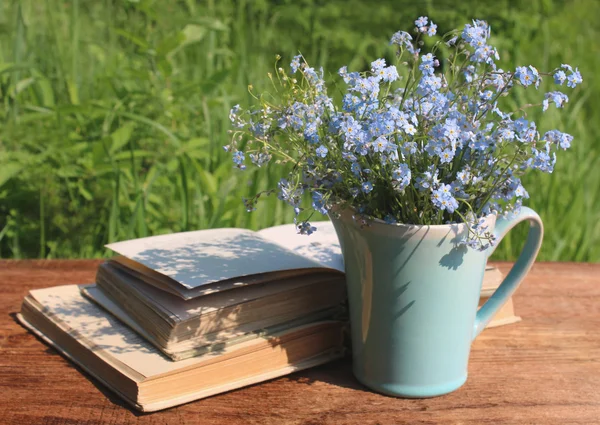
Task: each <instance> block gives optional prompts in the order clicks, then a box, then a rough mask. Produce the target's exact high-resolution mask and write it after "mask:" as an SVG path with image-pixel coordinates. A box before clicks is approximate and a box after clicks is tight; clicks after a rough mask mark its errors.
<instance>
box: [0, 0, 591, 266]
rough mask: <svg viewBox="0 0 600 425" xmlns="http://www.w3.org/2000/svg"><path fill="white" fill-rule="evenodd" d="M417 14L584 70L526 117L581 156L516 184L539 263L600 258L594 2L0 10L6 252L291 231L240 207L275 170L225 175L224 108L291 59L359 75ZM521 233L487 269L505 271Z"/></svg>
mask: <svg viewBox="0 0 600 425" xmlns="http://www.w3.org/2000/svg"><path fill="white" fill-rule="evenodd" d="M420 15H429V16H430V17H431V18H432V19H433V21H434V22H436V23H437V24H438V33H442V34H443V33H445V32H446V31H449V30H451V29H454V28H458V27H462V26H463V25H464V24H465V23H467V22H468V21H469V20H470V19H472V18H479V19H485V20H487V21H488V22H489V23H490V24H491V26H492V31H493V37H492V44H494V45H495V46H497V47H498V49H499V51H500V55H501V64H502V67H503V68H504V69H507V68H514V67H515V66H516V65H523V64H532V65H534V66H536V67H538V68H539V69H540V70H551V69H553V68H555V67H556V66H558V65H560V64H561V63H569V64H572V65H574V66H575V65H576V66H578V67H579V69H580V71H581V73H582V74H583V78H584V83H583V85H582V86H581V87H580V88H578V89H577V90H575V91H568V94H569V96H570V98H571V99H570V102H569V104H568V105H567V107H566V109H565V110H563V111H561V113H558V112H557V111H556V110H555V109H554V108H553V107H552V108H550V111H548V112H547V113H546V114H544V115H543V116H542V114H541V111H540V110H539V109H540V108H536V110H535V111H534V110H532V111H531V112H529V115H528V117H529V118H533V119H536V120H537V121H538V125H539V128H540V129H541V130H542V131H546V130H549V129H552V128H559V129H561V130H562V131H566V132H569V133H571V134H573V135H574V136H575V141H574V143H573V148H572V149H571V150H570V151H567V152H562V153H563V155H560V156H559V158H558V164H557V167H556V170H555V172H554V173H553V174H552V175H542V174H539V173H538V174H530V175H528V177H527V178H526V179H525V187H526V188H527V190H528V191H529V193H530V195H531V199H530V200H529V202H528V203H527V205H529V206H531V207H532V208H534V209H535V210H536V211H538V212H539V213H540V215H541V216H542V218H543V220H544V222H545V225H546V236H545V242H544V245H543V247H542V251H541V254H540V257H539V258H540V259H542V260H563V261H594V262H598V261H600V196H599V195H600V155H599V149H600V147H599V144H598V137H599V136H600V119H599V118H600V87H599V86H598V83H599V81H600V80H599V79H598V78H597V77H596V72H597V70H598V69H600V44H599V42H598V40H599V39H600V20H598V19H597V18H598V16H600V2H597V1H593V0H579V1H557V0H532V1H528V2H522V1H509V0H495V1H477V0H469V1H462V2H456V1H454V2H444V1H420V2H405V1H391V0H382V1H378V2H369V1H357V0H331V1H325V0H293V1H292V0H270V1H267V0H257V1H244V0H239V1H231V0H208V1H201V2H196V1H192V0H185V1H184V0H180V1H175V0H172V1H164V0H163V1H159V0H139V1H133V0H130V1H125V0H121V1H116V0H112V1H111V0H81V1H77V0H71V1H64V0H63V1H57V0H30V1H7V0H0V257H3V258H7V257H8V258H32V257H43V258H56V257H98V256H102V255H106V254H107V252H106V251H105V249H104V248H103V245H104V244H105V243H108V242H111V241H115V240H123V239H128V238H134V237H141V236H147V235H152V234H159V233H167V232H178V231H185V230H192V229H202V228H208V227H226V226H235V227H248V228H252V229H259V228H263V227H267V226H271V225H274V224H279V223H284V222H291V221H292V218H293V212H292V211H291V210H289V209H288V208H287V207H285V206H284V205H283V204H282V203H280V202H278V201H277V200H276V198H275V197H271V199H268V200H266V201H265V202H263V203H262V204H261V205H260V207H259V210H258V211H256V212H254V213H247V212H245V210H244V207H243V205H242V202H241V197H242V196H248V195H250V194H254V193H256V192H257V191H258V190H261V189H267V188H271V187H274V186H275V185H276V182H277V181H278V180H279V178H280V175H279V174H278V171H277V170H268V169H265V170H260V171H255V170H251V171H247V172H240V171H239V170H236V169H234V168H233V167H232V163H231V158H230V157H229V155H228V154H226V153H225V152H224V151H223V149H222V146H223V145H224V144H226V143H228V139H229V137H228V133H227V130H228V129H229V120H228V111H229V109H230V107H231V106H232V105H234V104H236V103H240V104H241V105H242V106H245V105H248V104H249V103H250V102H251V98H250V96H249V95H248V91H247V86H248V85H249V84H252V85H253V86H254V87H255V88H256V89H257V90H264V89H267V88H268V79H267V76H266V73H267V72H269V71H271V70H272V69H273V65H274V61H275V55H276V54H281V55H282V57H283V62H284V63H286V64H287V63H289V60H290V58H291V56H292V55H294V54H296V53H297V52H298V51H301V52H302V53H303V54H304V56H305V57H306V58H307V59H308V60H309V62H310V63H311V64H312V65H317V66H319V65H322V66H323V67H324V68H325V69H326V71H327V72H328V73H331V74H334V73H335V72H336V71H337V69H338V68H339V67H340V66H341V65H349V68H350V69H352V70H362V69H364V68H365V67H366V66H367V64H368V63H370V62H371V61H372V60H373V59H375V58H377V57H380V56H382V55H387V57H390V56H389V55H390V50H389V47H388V44H387V41H388V40H389V37H390V36H391V35H392V34H393V33H394V32H395V31H397V30H399V29H404V30H410V29H411V28H412V27H413V24H412V22H413V21H414V19H415V18H417V17H418V16H420ZM549 87H550V86H547V87H546V89H548V88H549ZM542 89H543V87H542V88H541V89H540V91H541V90H542ZM541 96H542V93H540V92H536V91H535V90H531V89H530V90H527V91H524V90H521V91H518V92H516V93H515V96H514V97H512V98H511V99H509V100H508V102H509V103H510V102H513V103H515V104H519V105H522V104H524V103H530V102H534V103H537V102H539V101H540V100H541ZM525 231H526V229H525V228H518V229H517V231H516V232H513V233H512V234H511V235H510V236H509V237H508V238H506V239H505V241H504V242H503V243H502V244H501V245H500V247H499V248H498V250H497V251H496V254H495V255H494V256H495V258H497V259H513V258H514V256H515V254H516V253H517V252H518V250H519V249H520V246H521V244H520V243H519V241H522V238H523V234H524V232H525Z"/></svg>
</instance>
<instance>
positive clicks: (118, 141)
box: [109, 121, 136, 154]
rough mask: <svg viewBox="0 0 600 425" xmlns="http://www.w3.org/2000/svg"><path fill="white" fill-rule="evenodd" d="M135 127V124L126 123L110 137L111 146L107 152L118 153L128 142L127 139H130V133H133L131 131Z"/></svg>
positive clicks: (131, 122)
mask: <svg viewBox="0 0 600 425" xmlns="http://www.w3.org/2000/svg"><path fill="white" fill-rule="evenodd" d="M135 125H136V124H135V122H133V121H128V122H126V123H125V124H123V125H122V126H121V127H119V128H118V129H117V130H115V131H114V132H113V133H112V134H111V135H110V137H111V139H112V144H111V146H110V150H109V152H110V153H111V154H112V153H115V152H117V151H119V150H120V149H121V148H122V147H123V146H125V145H126V144H127V143H128V142H129V139H130V138H131V133H133V130H134V129H135Z"/></svg>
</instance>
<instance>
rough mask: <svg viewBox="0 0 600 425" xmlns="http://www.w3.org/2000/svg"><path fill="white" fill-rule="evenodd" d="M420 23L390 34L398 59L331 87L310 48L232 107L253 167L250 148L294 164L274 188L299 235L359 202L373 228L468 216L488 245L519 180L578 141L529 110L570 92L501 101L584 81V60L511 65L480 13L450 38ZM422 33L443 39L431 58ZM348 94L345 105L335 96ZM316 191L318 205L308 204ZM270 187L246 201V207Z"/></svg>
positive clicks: (255, 158) (362, 217)
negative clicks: (249, 101) (252, 102)
mask: <svg viewBox="0 0 600 425" xmlns="http://www.w3.org/2000/svg"><path fill="white" fill-rule="evenodd" d="M415 25H416V27H415V30H414V33H416V34H415V36H414V37H413V36H411V34H409V33H407V32H404V31H399V32H397V33H395V34H394V35H393V36H392V38H391V42H390V43H391V44H392V45H394V46H395V47H396V48H397V54H396V58H397V65H398V67H397V66H396V65H388V64H387V63H386V61H385V60H384V59H377V60H375V61H374V62H372V63H371V68H370V70H368V71H365V72H351V71H349V70H348V69H347V68H346V67H342V68H341V69H340V70H339V72H338V74H339V76H340V77H341V79H342V80H343V83H344V85H343V86H342V84H341V82H339V84H338V83H336V84H335V85H334V87H333V88H330V90H328V87H327V86H326V83H325V80H324V73H323V69H322V68H321V69H320V70H319V71H317V70H315V69H314V68H312V67H310V66H309V64H308V63H307V62H306V61H305V60H304V58H303V57H302V56H301V55H299V56H296V57H294V58H293V60H292V62H291V65H290V68H291V69H290V71H291V72H288V71H287V70H285V69H283V68H281V67H279V68H277V70H276V72H275V75H272V74H269V77H270V79H271V81H272V83H273V86H274V87H275V90H276V91H277V93H276V94H273V93H264V94H262V95H260V96H256V95H254V97H255V98H256V99H257V101H258V102H257V103H258V104H257V106H256V107H255V108H252V109H249V110H242V109H241V108H240V107H239V105H236V106H235V107H234V108H233V109H232V110H231V113H230V119H231V121H232V125H233V127H234V130H232V131H231V132H232V141H231V144H229V145H228V146H225V149H226V150H228V151H230V152H232V154H233V161H234V164H235V166H237V167H238V168H240V169H242V170H243V169H245V167H246V161H247V158H246V157H247V156H248V157H249V158H250V161H251V162H252V164H254V165H255V166H257V167H262V166H265V165H266V164H267V163H268V162H270V161H273V162H275V163H276V164H277V165H278V166H283V167H287V168H286V171H288V172H289V173H288V175H287V178H285V179H282V180H281V181H280V182H279V183H278V188H277V189H273V190H270V191H268V192H267V193H272V192H274V191H275V190H277V191H278V196H279V198H280V199H282V200H284V201H285V202H287V203H288V204H290V205H291V206H292V207H293V208H294V209H295V212H296V224H297V228H298V231H299V232H300V233H303V234H311V233H312V232H313V231H315V230H316V229H315V228H314V227H313V226H312V225H311V224H310V222H309V220H310V218H311V216H312V214H313V213H314V212H315V211H316V212H319V213H321V214H328V213H333V214H335V213H336V211H340V210H341V209H345V208H351V209H352V210H353V212H354V217H355V219H356V220H359V221H360V222H361V223H362V224H367V223H368V221H369V220H373V219H375V220H384V221H385V222H387V223H405V224H424V225H435V224H445V223H458V222H463V223H468V224H469V232H468V236H467V238H466V239H465V241H464V243H466V244H468V245H469V246H472V247H474V248H479V249H485V248H487V247H488V246H489V245H490V244H493V242H494V241H493V240H492V239H493V238H492V235H491V233H490V232H488V231H487V229H486V228H485V226H484V225H483V222H484V220H483V218H484V217H485V216H487V215H489V214H510V213H514V212H515V211H518V209H519V208H520V206H521V204H522V201H523V199H526V198H528V193H527V191H526V190H525V188H524V187H523V185H522V184H521V180H520V177H521V176H522V175H523V174H524V173H525V172H526V171H527V170H528V169H535V170H539V171H542V172H546V173H551V172H552V170H553V168H554V165H555V163H556V151H557V150H559V149H567V148H569V146H570V145H571V142H572V139H573V137H572V136H570V135H569V134H566V133H563V132H561V131H559V130H550V131H546V132H545V133H543V135H541V133H540V132H539V131H538V129H537V126H536V124H535V122H533V121H530V120H528V119H527V118H526V113H525V107H535V106H538V107H542V109H543V110H544V111H545V110H546V109H547V108H548V107H549V106H550V105H551V104H554V105H555V106H556V107H557V108H562V107H563V106H564V104H565V103H567V102H568V97H567V95H566V94H564V93H562V92H561V91H551V92H548V93H545V94H544V96H543V99H540V100H541V102H540V103H539V104H538V105H525V106H524V107H522V108H520V109H518V110H517V111H512V112H509V111H503V110H501V109H500V107H499V103H498V101H499V99H500V97H502V96H506V95H508V94H509V92H510V90H511V89H513V88H514V87H515V86H522V87H525V88H528V87H530V86H534V87H535V88H536V89H537V88H538V87H539V85H540V82H541V81H542V78H543V76H549V77H552V78H553V80H554V83H555V84H557V85H559V86H563V85H565V83H566V86H567V87H570V88H574V87H575V86H576V85H578V84H580V83H581V82H582V77H581V74H580V73H579V70H578V69H577V68H575V69H573V68H572V67H571V66H569V65H564V64H563V65H561V66H560V67H557V68H556V69H554V70H552V71H550V72H547V73H542V72H539V71H538V70H537V69H536V68H534V67H533V66H521V67H517V68H516V69H515V70H514V71H513V70H509V71H504V70H502V69H500V68H499V67H498V66H497V65H496V61H497V60H499V55H498V52H497V50H496V49H495V48H494V47H493V46H491V45H490V44H489V43H488V40H489V37H490V27H489V25H488V24H487V23H486V22H484V21H481V20H475V21H473V22H472V24H467V25H465V27H464V29H463V31H462V32H461V31H458V30H455V31H452V32H450V33H448V34H446V35H444V36H443V37H440V36H437V35H436V30H437V26H436V25H435V24H434V23H433V22H431V21H430V20H429V19H428V18H427V17H420V18H419V19H417V20H416V21H415ZM423 37H435V38H434V39H433V40H432V41H434V40H435V43H430V44H433V47H432V49H431V51H430V52H429V53H426V54H425V53H424V52H422V51H421V47H422V46H423V45H424V42H423V40H422V38H423ZM442 55H443V56H444V59H442ZM277 59H278V60H279V59H280V58H279V57H278V58H277ZM339 92H341V96H338V97H340V101H339V102H335V101H334V99H333V98H332V97H330V93H339ZM251 93H252V91H251ZM540 97H541V96H540ZM305 193H306V194H310V196H311V197H312V208H310V209H303V208H302V207H301V205H302V203H301V201H302V199H303V197H304V194H305ZM264 194H265V193H264V192H262V193H258V194H256V195H255V196H253V197H252V198H250V199H244V202H245V205H246V207H247V209H248V210H249V211H251V210H253V209H254V208H255V204H256V202H257V201H258V199H259V197H260V196H261V195H264Z"/></svg>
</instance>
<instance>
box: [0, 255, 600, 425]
mask: <svg viewBox="0 0 600 425" xmlns="http://www.w3.org/2000/svg"><path fill="white" fill-rule="evenodd" d="M98 264H99V261H88V260H85V261H67V260H59V261H0V293H1V294H2V295H1V296H0V312H1V314H0V418H1V419H0V423H2V424H6V425H12V424H15V425H17V424H18V425H23V424H36V425H37V424H48V425H50V424H52V425H66V424H77V425H79V424H88V425H96V424H98V425H100V424H102V425H109V424H110V425H112V424H202V425H213V424H228V425H236V424H266V425H269V424H274V425H275V424H276V425H281V424H294V425H296V424H297V425H300V424H302V425H311V424H314V425H317V424H336V425H338V424H357V425H358V424H360V425H365V424H381V425H384V424H445V423H448V424H478V425H479V424H503V423H506V424H516V423H518V424H529V423H531V424H586V425H588V424H594V423H599V422H600V264H574V263H561V264H559V263H540V264H536V265H535V266H534V268H533V270H532V271H531V273H530V275H529V276H528V278H527V280H526V282H525V283H524V284H523V286H522V288H521V289H520V290H519V291H518V293H517V295H516V296H515V309H516V311H517V313H518V314H519V315H520V316H522V317H523V321H522V322H521V323H517V324H514V325H510V326H506V327H500V328H494V329H489V330H486V331H485V332H484V333H483V334H482V335H481V336H480V337H479V338H478V339H477V340H476V341H475V343H474V344H473V350H472V354H471V361H470V366H469V379H468V381H467V383H466V384H465V386H464V387H463V388H461V389H460V390H458V391H457V392H455V393H452V394H449V395H447V396H444V397H438V398H433V399H425V400H403V399H395V398H391V397H385V396H381V395H379V394H375V393H373V392H370V391H368V390H367V389H365V388H364V387H363V386H361V385H360V384H359V383H358V382H356V380H355V379H354V378H353V377H352V373H351V364H350V361H349V360H342V361H338V362H335V363H332V364H330V365H326V366H322V367H319V368H316V369H312V370H310V371H305V372H301V373H297V374H294V375H291V376H289V377H285V378H280V379H277V380H274V381H270V382H267V383H264V384H261V385H255V386H253V387H250V388H245V389H241V390H238V391H234V392H231V393H228V394H223V395H219V396H215V397H212V398H209V399H206V400H201V401H197V402H194V403H189V404H187V405H184V406H180V407H177V408H173V409H169V410H167V411H163V412H157V413H153V414H146V415H143V414H139V413H137V412H134V411H131V410H129V409H128V408H126V407H124V405H123V403H122V402H121V401H120V400H119V399H118V398H117V397H116V396H114V395H112V394H111V393H110V392H109V391H108V390H106V389H105V388H104V387H102V386H101V385H100V384H98V383H97V382H96V381H94V380H93V379H91V378H89V377H88V376H87V375H85V374H83V373H82V372H81V371H80V370H79V369H78V368H76V367H75V366H73V365H72V364H71V363H69V362H68V361H66V360H65V359H64V358H63V357H61V356H60V355H58V354H57V353H56V352H55V351H54V350H53V349H51V348H49V347H47V346H46V345H44V344H43V343H41V342H40V341H39V340H38V339H37V338H35V337H34V336H32V335H31V334H29V333H27V332H26V331H25V330H24V329H23V328H22V327H21V326H20V325H18V324H17V323H16V322H15V320H14V313H15V312H17V311H18V310H19V308H20V304H21V300H22V298H23V297H24V296H25V294H26V293H27V291H28V290H30V289H34V288H41V287H50V286H55V285H61V284H67V283H84V282H91V281H93V279H94V274H95V269H96V267H97V265H98ZM499 267H500V268H501V269H502V270H503V271H504V272H506V271H507V270H508V268H509V267H510V264H507V263H499Z"/></svg>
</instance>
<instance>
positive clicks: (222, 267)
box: [106, 229, 321, 288]
mask: <svg viewBox="0 0 600 425" xmlns="http://www.w3.org/2000/svg"><path fill="white" fill-rule="evenodd" d="M106 247H107V248H109V249H111V250H113V251H115V252H117V253H119V254H121V255H123V256H125V257H127V258H130V259H131V260H134V261H137V262H138V263H140V264H142V265H144V266H146V267H148V268H150V269H152V270H154V271H156V272H158V273H160V274H162V275H164V276H167V277H169V278H171V279H173V280H174V281H176V282H178V283H179V284H180V285H183V286H184V287H186V288H197V287H200V286H203V285H208V284H211V283H215V282H220V281H223V280H228V279H233V278H237V277H240V276H250V275H255V274H261V273H269V272H276V271H281V270H294V269H307V268H315V267H321V265H320V264H319V263H318V262H316V261H314V260H311V259H310V258H306V257H303V256H302V255H298V254H295V253H294V252H291V251H289V250H286V249H283V248H282V247H281V245H278V244H276V243H274V242H271V241H268V240H265V239H263V238H261V237H260V236H259V235H258V234H257V233H255V232H252V231H250V230H244V229H211V230H199V231H195V232H184V233H174V234H169V235H161V236H151V237H148V238H141V239H133V240H129V241H124V242H116V243H113V244H109V245H107V246H106Z"/></svg>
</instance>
